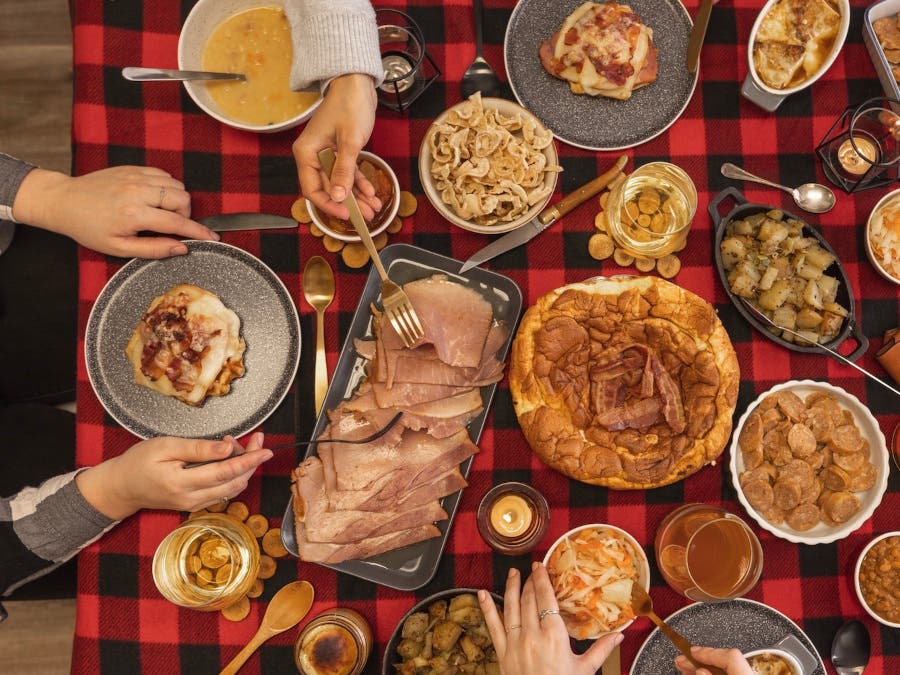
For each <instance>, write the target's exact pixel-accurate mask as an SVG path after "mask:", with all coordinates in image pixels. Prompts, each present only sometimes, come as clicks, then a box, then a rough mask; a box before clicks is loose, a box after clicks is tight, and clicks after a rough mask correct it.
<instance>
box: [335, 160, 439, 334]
mask: <svg viewBox="0 0 900 675" xmlns="http://www.w3.org/2000/svg"><path fill="white" fill-rule="evenodd" d="M319 162H321V164H322V169H323V170H324V171H325V174H326V175H328V176H330V175H331V171H332V169H333V168H334V150H332V149H331V148H325V149H324V150H320V151H319ZM344 206H346V207H347V209H348V210H349V211H350V222H351V223H353V227H354V228H355V229H356V233H357V234H358V235H359V238H360V239H361V240H362V243H363V245H364V246H365V247H366V250H367V251H368V252H369V255H370V256H371V258H372V262H373V263H374V264H375V267H376V269H377V270H378V274H379V276H380V277H381V305H382V307H383V308H384V313H385V316H387V318H388V321H390V322H391V326H393V327H394V330H395V331H397V334H398V335H399V336H400V339H402V340H403V344H404V345H406V346H407V347H412V346H413V345H415V344H416V343H417V342H418V341H419V340H421V339H422V338H423V337H425V331H424V330H423V329H422V324H421V323H420V322H419V317H418V315H417V314H416V310H415V308H414V307H413V305H412V302H410V300H409V298H408V297H407V295H406V293H404V292H403V289H402V288H400V286H398V285H397V284H395V283H394V282H393V281H391V279H390V278H389V277H388V275H387V272H386V271H385V269H384V265H382V264H381V258H380V257H379V255H378V251H377V249H376V248H375V243H374V242H373V241H372V235H371V234H369V228H368V227H367V226H366V221H365V219H364V218H363V215H362V213H361V212H360V210H359V204H358V203H357V201H356V197H355V196H354V195H353V191H352V190H351V191H349V192H348V193H347V199H345V200H344Z"/></svg>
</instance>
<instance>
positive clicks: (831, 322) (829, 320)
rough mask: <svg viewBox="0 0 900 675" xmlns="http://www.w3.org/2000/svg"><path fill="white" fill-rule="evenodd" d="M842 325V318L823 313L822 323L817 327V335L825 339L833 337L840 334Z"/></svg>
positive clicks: (831, 313)
mask: <svg viewBox="0 0 900 675" xmlns="http://www.w3.org/2000/svg"><path fill="white" fill-rule="evenodd" d="M843 325H844V317H842V316H841V315H840V314H835V313H833V312H827V311H826V312H824V313H823V314H822V323H821V324H820V325H819V335H821V336H822V337H825V338H829V337H834V336H835V335H837V334H838V333H840V332H841V326H843Z"/></svg>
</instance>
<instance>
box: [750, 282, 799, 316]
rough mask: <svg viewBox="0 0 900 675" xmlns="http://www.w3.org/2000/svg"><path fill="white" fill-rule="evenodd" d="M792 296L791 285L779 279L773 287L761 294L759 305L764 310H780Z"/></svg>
mask: <svg viewBox="0 0 900 675" xmlns="http://www.w3.org/2000/svg"><path fill="white" fill-rule="evenodd" d="M790 294H791V285H790V284H789V283H788V282H787V281H785V280H784V279H779V280H778V281H776V282H775V283H774V284H772V287H771V288H770V289H768V290H766V291H763V292H762V293H760V294H759V299H758V300H757V304H758V305H759V306H760V307H761V308H762V309H772V310H774V309H778V308H779V307H781V306H782V305H783V304H784V303H785V301H786V300H787V299H788V296H789V295H790Z"/></svg>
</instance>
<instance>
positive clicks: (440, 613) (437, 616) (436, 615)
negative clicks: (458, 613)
mask: <svg viewBox="0 0 900 675" xmlns="http://www.w3.org/2000/svg"><path fill="white" fill-rule="evenodd" d="M428 616H430V617H431V618H432V620H436V621H440V620H441V619H445V618H446V617H447V601H446V600H436V601H435V602H432V603H431V604H430V605H428Z"/></svg>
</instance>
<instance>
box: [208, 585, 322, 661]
mask: <svg viewBox="0 0 900 675" xmlns="http://www.w3.org/2000/svg"><path fill="white" fill-rule="evenodd" d="M314 597H315V591H314V590H313V587H312V584H310V583H309V582H308V581H292V582H291V583H289V584H287V585H286V586H282V587H281V588H280V589H279V591H278V592H277V593H276V594H275V595H274V597H273V598H272V600H271V602H269V606H268V607H267V608H266V613H265V615H263V620H262V623H261V624H260V626H259V630H258V631H256V635H254V636H253V637H252V638H251V639H250V642H248V643H247V646H246V647H244V648H243V649H242V650H241V651H240V652H238V655H237V656H235V657H234V658H233V659H232V660H231V663H229V664H228V665H227V666H225V667H224V668H223V669H222V672H221V673H220V674H219V675H234V674H235V673H237V671H239V670H240V669H241V666H243V665H244V663H245V662H246V661H247V659H249V658H250V656H251V655H252V654H253V652H255V651H256V650H257V649H259V646H260V645H261V644H262V643H263V642H265V641H266V640H268V639H269V638H270V637H273V636H275V635H278V634H279V633H283V632H284V631H286V630H290V629H291V628H293V627H294V626H296V625H297V624H298V623H300V622H301V621H302V620H303V617H305V616H306V615H307V614H309V610H310V608H311V607H312V603H313V598H314Z"/></svg>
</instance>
